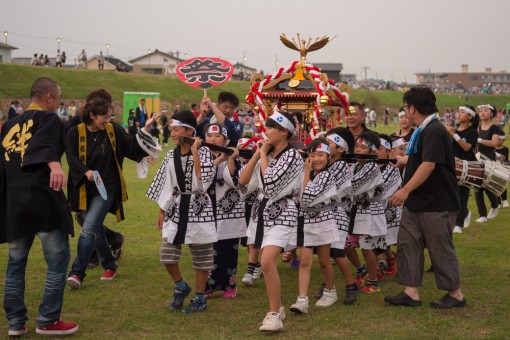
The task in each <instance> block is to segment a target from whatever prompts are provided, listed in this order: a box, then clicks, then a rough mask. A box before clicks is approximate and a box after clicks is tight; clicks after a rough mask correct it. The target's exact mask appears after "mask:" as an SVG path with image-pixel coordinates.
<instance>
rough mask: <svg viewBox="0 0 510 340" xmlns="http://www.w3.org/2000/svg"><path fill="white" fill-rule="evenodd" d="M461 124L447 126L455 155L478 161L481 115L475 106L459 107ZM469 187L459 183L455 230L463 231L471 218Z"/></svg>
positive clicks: (456, 231) (462, 158)
mask: <svg viewBox="0 0 510 340" xmlns="http://www.w3.org/2000/svg"><path fill="white" fill-rule="evenodd" d="M457 112H458V121H459V126H458V127H457V129H456V130H455V129H453V128H452V127H450V126H447V127H446V130H448V133H450V135H451V136H452V137H453V141H452V145H453V155H454V156H455V157H456V158H458V159H461V160H466V161H476V156H475V150H476V147H477V144H478V142H477V140H478V130H477V129H478V124H479V122H480V117H479V116H478V115H477V114H476V111H475V108H474V107H472V106H470V105H467V104H466V105H463V106H460V107H459V109H458V111H457ZM469 189H470V188H469V187H468V186H464V185H459V196H460V211H459V214H458V215H457V219H456V221H455V228H454V229H453V232H454V233H456V234H460V233H462V228H464V227H468V226H469V223H470V220H471V212H470V211H469V210H468V207H467V204H468V200H469Z"/></svg>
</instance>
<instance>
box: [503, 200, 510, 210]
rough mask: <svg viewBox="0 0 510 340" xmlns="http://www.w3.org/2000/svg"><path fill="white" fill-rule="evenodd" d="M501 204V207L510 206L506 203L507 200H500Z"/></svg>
mask: <svg viewBox="0 0 510 340" xmlns="http://www.w3.org/2000/svg"><path fill="white" fill-rule="evenodd" d="M501 206H502V207H503V208H508V207H510V204H508V201H507V200H504V201H503V202H501Z"/></svg>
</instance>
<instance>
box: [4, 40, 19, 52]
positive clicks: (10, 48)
mask: <svg viewBox="0 0 510 340" xmlns="http://www.w3.org/2000/svg"><path fill="white" fill-rule="evenodd" d="M17 49H18V48H17V47H14V46H12V45H9V44H6V43H3V42H0V50H17Z"/></svg>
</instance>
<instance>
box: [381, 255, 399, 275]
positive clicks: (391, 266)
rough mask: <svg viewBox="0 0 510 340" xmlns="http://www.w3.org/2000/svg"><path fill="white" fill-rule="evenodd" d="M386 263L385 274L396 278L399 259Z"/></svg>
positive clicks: (392, 259)
mask: <svg viewBox="0 0 510 340" xmlns="http://www.w3.org/2000/svg"><path fill="white" fill-rule="evenodd" d="M386 261H387V262H386V263H387V266H386V270H385V271H384V274H386V275H388V276H394V275H395V274H397V258H396V257H394V258H391V259H390V258H388V259H387V260H386Z"/></svg>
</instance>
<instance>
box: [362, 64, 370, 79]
mask: <svg viewBox="0 0 510 340" xmlns="http://www.w3.org/2000/svg"><path fill="white" fill-rule="evenodd" d="M369 68H370V67H368V66H363V67H362V68H361V69H362V70H363V71H364V73H365V80H367V70H368V69H369Z"/></svg>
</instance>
